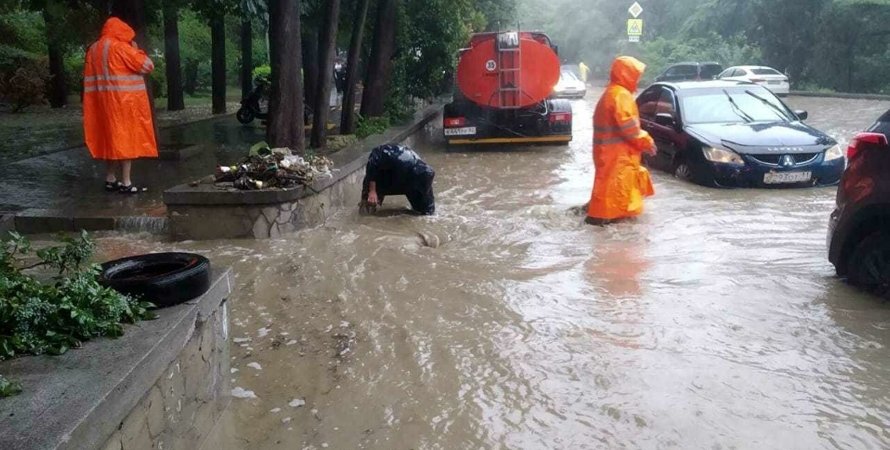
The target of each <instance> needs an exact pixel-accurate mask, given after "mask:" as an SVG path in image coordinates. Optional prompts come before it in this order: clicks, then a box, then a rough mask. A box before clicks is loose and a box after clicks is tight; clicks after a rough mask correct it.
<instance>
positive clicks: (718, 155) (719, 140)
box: [637, 81, 846, 187]
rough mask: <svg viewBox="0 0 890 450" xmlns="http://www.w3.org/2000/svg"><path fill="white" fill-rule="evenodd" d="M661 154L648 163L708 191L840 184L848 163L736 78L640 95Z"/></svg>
mask: <svg viewBox="0 0 890 450" xmlns="http://www.w3.org/2000/svg"><path fill="white" fill-rule="evenodd" d="M637 105H638V106H639V109H640V119H641V122H642V127H643V129H644V130H646V131H648V132H649V134H651V135H652V137H653V138H654V139H655V143H656V145H657V146H658V153H657V154H656V155H655V156H647V157H646V160H645V161H646V163H647V164H648V165H649V166H651V167H654V168H656V169H660V170H664V171H667V172H670V173H673V174H674V175H676V176H677V177H678V178H682V179H687V180H690V181H693V182H695V183H698V184H701V185H704V186H712V187H788V186H814V185H815V186H825V185H833V184H837V183H838V181H839V180H840V178H841V174H843V172H844V167H845V165H846V158H845V157H844V152H843V150H841V148H840V147H839V146H838V144H837V142H836V141H835V140H834V139H832V138H831V137H829V136H828V135H826V134H825V133H823V132H821V131H819V130H817V129H815V128H813V127H811V126H809V125H807V124H805V123H803V122H802V121H803V120H804V119H806V118H807V113H806V111H796V112H792V111H791V110H789V109H788V107H787V106H785V104H784V103H782V101H781V100H779V99H778V98H777V97H776V96H775V95H774V94H772V93H771V92H770V91H769V90H767V89H766V88H764V87H762V86H759V85H756V84H753V83H745V82H737V81H708V82H681V83H656V84H653V85H652V86H650V87H649V88H647V89H646V90H645V91H643V93H642V94H640V96H639V97H637Z"/></svg>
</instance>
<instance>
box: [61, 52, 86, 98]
mask: <svg viewBox="0 0 890 450" xmlns="http://www.w3.org/2000/svg"><path fill="white" fill-rule="evenodd" d="M84 58H86V55H85V54H84V52H83V51H82V50H80V49H78V51H75V52H72V53H68V54H66V55H65V81H66V82H67V83H68V91H69V92H80V91H82V90H83V65H84Z"/></svg>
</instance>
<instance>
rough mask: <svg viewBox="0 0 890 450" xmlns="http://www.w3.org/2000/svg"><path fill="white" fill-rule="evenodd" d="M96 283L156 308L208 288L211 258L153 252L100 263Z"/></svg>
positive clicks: (196, 294)
mask: <svg viewBox="0 0 890 450" xmlns="http://www.w3.org/2000/svg"><path fill="white" fill-rule="evenodd" d="M99 283H100V284H102V285H104V286H107V287H110V288H112V289H114V290H116V291H118V292H120V293H122V294H126V295H129V296H132V297H134V298H139V299H141V300H144V301H148V302H151V303H153V304H154V305H155V306H157V307H159V308H164V307H167V306H173V305H178V304H180V303H182V302H186V301H188V300H192V299H194V298H196V297H199V296H200V295H201V294H203V293H205V292H207V290H208V289H210V261H209V260H208V259H207V258H205V257H203V256H201V255H196V254H193V253H153V254H148V255H139V256H133V257H129V258H122V259H118V260H114V261H109V262H107V263H105V264H102V272H101V273H100V274H99Z"/></svg>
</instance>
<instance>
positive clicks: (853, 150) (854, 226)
mask: <svg viewBox="0 0 890 450" xmlns="http://www.w3.org/2000/svg"><path fill="white" fill-rule="evenodd" d="M888 138H890V111H887V113H886V114H884V115H883V116H882V117H881V118H880V119H878V121H877V122H875V124H874V125H872V126H871V128H869V129H868V131H867V132H865V133H861V134H859V135H858V136H856V137H855V138H854V139H853V142H852V143H851V144H850V148H849V149H848V150H847V156H848V157H849V159H850V165H849V167H848V168H847V171H846V172H844V177H843V179H842V180H841V184H840V186H839V187H838V191H837V208H836V209H835V210H834V212H833V213H832V214H831V222H830V225H829V232H828V259H829V260H831V262H832V264H834V267H835V269H836V270H837V273H838V275H840V276H845V277H847V280H848V281H850V283H852V284H854V285H857V286H860V287H862V288H864V289H866V290H868V291H870V292H873V293H875V294H877V295H880V296H882V297H884V298H886V299H890V145H888Z"/></svg>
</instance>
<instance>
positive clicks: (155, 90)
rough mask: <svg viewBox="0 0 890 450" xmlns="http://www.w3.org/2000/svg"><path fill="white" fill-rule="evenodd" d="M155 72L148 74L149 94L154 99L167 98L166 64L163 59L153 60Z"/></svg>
mask: <svg viewBox="0 0 890 450" xmlns="http://www.w3.org/2000/svg"><path fill="white" fill-rule="evenodd" d="M152 62H154V64H155V70H152V71H151V73H150V74H148V81H149V83H151V93H152V96H154V98H163V97H166V96H167V69H166V64H167V62H166V61H164V58H154V59H153V61H152Z"/></svg>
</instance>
